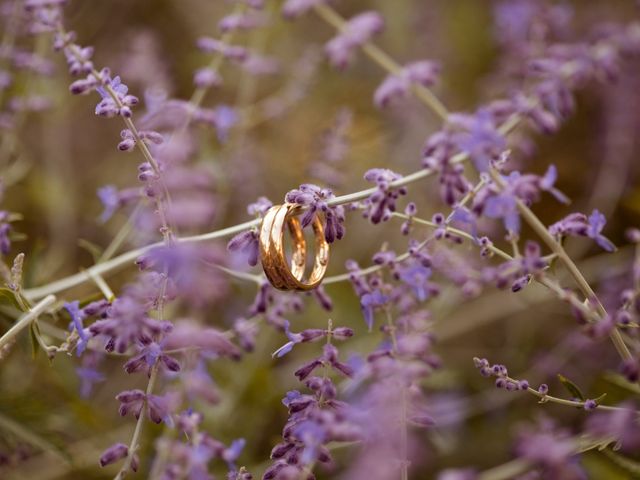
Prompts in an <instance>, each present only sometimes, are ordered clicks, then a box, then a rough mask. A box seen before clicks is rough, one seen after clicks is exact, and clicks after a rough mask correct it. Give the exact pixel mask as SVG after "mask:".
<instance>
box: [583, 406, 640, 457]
mask: <svg viewBox="0 0 640 480" xmlns="http://www.w3.org/2000/svg"><path fill="white" fill-rule="evenodd" d="M618 407H619V409H618V410H613V411H604V410H602V411H598V412H596V413H593V414H592V415H591V416H589V418H588V419H587V422H586V428H585V430H586V432H587V433H588V434H589V435H592V436H594V437H595V438H613V439H615V440H616V441H617V442H618V444H619V446H620V447H621V448H622V451H624V452H629V453H632V452H637V451H638V449H639V448H640V424H638V414H637V411H636V409H635V406H634V405H633V404H632V403H624V404H621V405H618Z"/></svg>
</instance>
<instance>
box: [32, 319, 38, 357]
mask: <svg viewBox="0 0 640 480" xmlns="http://www.w3.org/2000/svg"><path fill="white" fill-rule="evenodd" d="M35 329H36V327H35V322H31V325H29V340H31V356H32V357H33V358H36V356H37V355H38V352H39V351H40V343H39V342H38V339H37V338H36V331H35Z"/></svg>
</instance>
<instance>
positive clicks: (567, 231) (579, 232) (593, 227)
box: [549, 210, 616, 252]
mask: <svg viewBox="0 0 640 480" xmlns="http://www.w3.org/2000/svg"><path fill="white" fill-rule="evenodd" d="M606 223H607V220H606V218H605V217H604V215H603V214H602V213H600V212H599V211H598V210H594V211H593V212H592V213H591V215H589V216H588V217H587V216H586V215H584V214H582V213H572V214H570V215H568V216H567V217H565V218H563V219H562V220H560V221H558V222H556V223H554V224H553V225H551V226H550V227H549V233H551V235H553V236H555V237H556V238H557V239H558V241H562V239H563V238H564V237H567V236H574V237H578V236H580V237H589V238H591V239H592V240H595V242H596V243H597V244H598V245H599V246H600V247H601V248H602V249H603V250H606V251H607V252H614V251H615V250H616V246H615V245H614V244H613V243H612V242H611V240H609V239H608V238H607V237H605V236H604V235H602V233H601V232H602V230H603V229H604V226H605V225H606Z"/></svg>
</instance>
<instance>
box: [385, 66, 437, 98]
mask: <svg viewBox="0 0 640 480" xmlns="http://www.w3.org/2000/svg"><path fill="white" fill-rule="evenodd" d="M439 73H440V66H439V65H438V64H437V63H435V62H432V61H430V60H422V61H418V62H413V63H409V64H407V65H405V66H403V67H402V69H401V70H400V71H399V72H398V73H396V74H391V75H388V76H387V78H385V79H384V81H383V82H382V83H381V84H380V86H379V87H378V88H377V89H376V91H375V93H374V95H373V101H374V103H375V104H376V105H377V106H378V107H381V108H382V107H386V106H387V105H389V104H390V103H391V102H392V101H393V100H394V99H397V98H403V97H406V96H408V95H409V93H410V92H411V87H412V86H414V85H422V86H424V87H431V86H433V85H434V84H435V83H436V81H437V79H438V75H439Z"/></svg>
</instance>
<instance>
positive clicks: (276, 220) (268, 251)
mask: <svg viewBox="0 0 640 480" xmlns="http://www.w3.org/2000/svg"><path fill="white" fill-rule="evenodd" d="M298 211H299V206H298V205H295V204H292V203H285V204H284V205H275V206H273V207H271V208H270V209H269V210H268V211H267V213H266V214H265V216H264V219H263V220H262V226H261V227H260V239H259V240H260V259H261V261H262V268H263V270H264V273H265V275H266V276H267V279H268V280H269V282H270V283H271V284H272V285H273V286H274V287H275V288H277V289H279V290H311V289H313V288H315V287H317V286H318V285H319V284H320V282H321V281H322V278H323V277H324V274H325V273H326V270H327V265H328V264H329V244H328V243H327V241H326V240H325V238H324V228H323V226H322V222H321V221H320V218H319V217H318V216H317V215H316V217H315V218H314V219H313V223H312V225H313V231H314V235H315V247H316V252H315V259H314V264H313V270H312V271H311V274H310V275H309V278H308V279H307V280H304V273H305V266H306V242H305V239H304V233H303V231H302V227H301V225H300V221H299V220H298V219H297V218H296V216H295V215H296V214H297V213H298ZM285 223H286V224H287V227H288V230H289V233H290V234H291V237H292V240H293V252H292V255H291V263H290V265H289V264H288V262H287V258H286V254H285V248H284V229H285Z"/></svg>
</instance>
